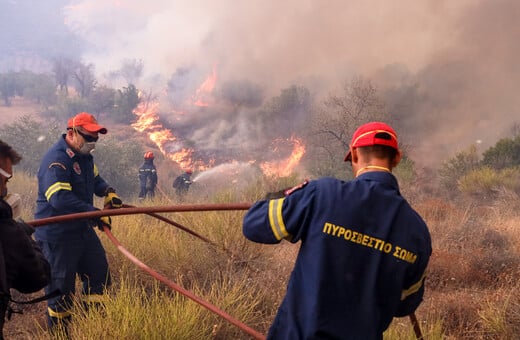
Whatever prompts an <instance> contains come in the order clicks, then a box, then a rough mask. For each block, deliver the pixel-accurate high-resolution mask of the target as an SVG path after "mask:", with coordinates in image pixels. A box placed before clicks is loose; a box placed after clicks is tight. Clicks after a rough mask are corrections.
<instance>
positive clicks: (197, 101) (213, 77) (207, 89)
mask: <svg viewBox="0 0 520 340" xmlns="http://www.w3.org/2000/svg"><path fill="white" fill-rule="evenodd" d="M216 82H217V67H216V65H213V70H212V71H211V74H210V75H209V76H208V77H207V78H206V80H204V82H203V83H202V84H201V85H200V86H199V88H198V89H197V91H196V92H195V94H194V95H193V97H192V100H193V105H196V106H209V104H208V102H207V99H208V98H209V95H210V94H211V93H212V92H213V89H214V88H215V84H216Z"/></svg>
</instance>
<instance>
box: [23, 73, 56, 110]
mask: <svg viewBox="0 0 520 340" xmlns="http://www.w3.org/2000/svg"><path fill="white" fill-rule="evenodd" d="M24 97H26V98H28V99H31V100H33V101H35V102H36V103H38V104H41V105H42V106H43V107H44V109H45V110H47V109H48V108H49V106H51V105H54V104H56V103H57V100H58V98H57V95H56V82H55V81H54V79H53V77H52V76H51V75H48V74H31V75H30V76H27V78H26V84H25V90H24Z"/></svg>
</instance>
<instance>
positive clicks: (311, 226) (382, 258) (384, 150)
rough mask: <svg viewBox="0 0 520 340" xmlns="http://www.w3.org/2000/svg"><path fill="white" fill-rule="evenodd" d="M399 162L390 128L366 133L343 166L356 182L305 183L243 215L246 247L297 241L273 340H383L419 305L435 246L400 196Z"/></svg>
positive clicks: (358, 135)
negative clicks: (249, 243)
mask: <svg viewBox="0 0 520 340" xmlns="http://www.w3.org/2000/svg"><path fill="white" fill-rule="evenodd" d="M400 160H401V151H400V150H399V147H398V141H397V135H396V133H395V131H394V130H393V129H392V128H391V127H390V126H388V125H387V124H385V123H381V122H371V123H368V124H365V125H362V126H360V127H359V128H358V129H357V130H356V132H355V133H354V135H353V137H352V141H351V143H350V149H349V151H348V153H347V156H346V157H345V161H349V162H351V165H352V171H353V173H354V176H355V178H354V179H353V180H351V181H348V182H345V181H341V180H338V179H334V178H321V179H318V180H314V181H310V182H304V183H302V184H301V185H299V186H297V187H294V188H291V189H287V190H282V191H280V192H278V193H273V194H271V195H270V199H264V200H260V201H258V202H257V203H255V204H254V205H253V206H252V207H251V208H250V210H249V211H248V212H247V214H246V215H245V217H244V221H243V233H244V235H245V236H246V237H247V238H248V239H250V240H252V241H255V242H259V243H271V244H275V243H279V242H281V241H282V240H284V239H285V240H287V241H289V242H292V243H296V242H298V241H301V244H300V249H299V253H298V256H297V259H296V263H295V265H294V269H293V271H292V273H291V277H290V279H289V283H288V285H287V291H286V295H285V297H284V299H283V301H282V304H281V306H280V308H279V309H278V313H277V315H276V317H275V319H274V321H273V323H272V325H271V327H270V329H269V333H268V336H267V338H268V339H291V340H292V339H383V332H384V331H385V330H386V329H387V328H388V326H389V325H390V322H391V321H392V319H393V317H401V316H406V315H409V314H411V313H412V312H414V311H415V309H416V308H417V307H418V306H419V304H420V303H421V301H422V297H423V293H424V278H425V270H426V266H427V264H428V261H429V258H430V255H431V251H432V249H431V239H430V234H429V231H428V228H427V226H426V223H425V222H424V221H423V219H422V218H421V217H420V216H419V215H418V214H417V213H416V212H415V211H414V210H413V209H412V208H411V206H410V205H409V204H408V202H407V201H406V200H405V198H403V197H402V196H401V194H400V192H399V186H398V183H397V180H396V178H395V177H394V175H393V174H392V169H393V168H395V167H396V166H397V164H398V163H399V161H400ZM283 260H284V259H283V258H279V259H277V261H283Z"/></svg>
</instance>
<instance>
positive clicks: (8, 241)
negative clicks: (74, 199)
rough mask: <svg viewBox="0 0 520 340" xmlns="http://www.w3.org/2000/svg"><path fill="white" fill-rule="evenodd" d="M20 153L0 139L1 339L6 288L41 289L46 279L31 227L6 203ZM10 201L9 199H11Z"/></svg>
mask: <svg viewBox="0 0 520 340" xmlns="http://www.w3.org/2000/svg"><path fill="white" fill-rule="evenodd" d="M21 159H22V157H21V156H20V155H19V154H18V153H17V152H16V151H15V150H14V149H13V148H12V147H11V146H9V145H8V144H7V143H4V142H3V141H1V140H0V339H3V332H2V330H3V326H4V320H5V316H6V315H5V314H6V311H7V308H8V304H9V301H10V289H11V288H14V289H16V290H18V291H19V292H21V293H33V292H37V291H39V290H41V289H42V288H43V287H45V285H47V284H48V283H49V280H50V275H51V271H50V265H49V263H48V262H47V260H46V259H45V257H44V256H43V254H42V252H41V250H40V248H39V247H38V246H37V245H36V242H34V241H33V239H32V238H31V234H32V233H33V232H34V229H33V228H32V227H31V226H29V225H27V224H25V223H23V222H22V221H21V220H16V221H15V220H14V219H13V218H14V216H13V210H12V209H11V206H10V204H9V202H10V199H9V198H10V197H13V195H11V194H8V193H7V182H8V181H9V180H10V179H11V178H12V177H13V168H12V166H13V165H16V164H18V162H20V160H21ZM11 204H12V203H11Z"/></svg>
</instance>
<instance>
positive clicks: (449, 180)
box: [439, 144, 480, 191]
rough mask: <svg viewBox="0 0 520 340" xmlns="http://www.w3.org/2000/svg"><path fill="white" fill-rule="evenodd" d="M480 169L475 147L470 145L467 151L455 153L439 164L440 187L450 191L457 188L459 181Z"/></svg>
mask: <svg viewBox="0 0 520 340" xmlns="http://www.w3.org/2000/svg"><path fill="white" fill-rule="evenodd" d="M479 167H480V161H479V155H478V153H477V146H476V145H475V144H473V145H471V146H470V147H469V148H468V149H467V150H463V151H461V152H459V153H457V154H456V155H455V156H454V157H452V158H450V159H448V160H447V161H446V162H444V163H442V164H441V167H440V169H439V178H440V181H441V184H442V186H443V187H444V188H445V189H448V190H450V191H452V190H453V188H456V187H457V183H458V181H459V179H460V178H461V177H462V176H464V175H466V174H467V173H469V172H470V171H473V170H475V169H478V168H479Z"/></svg>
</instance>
